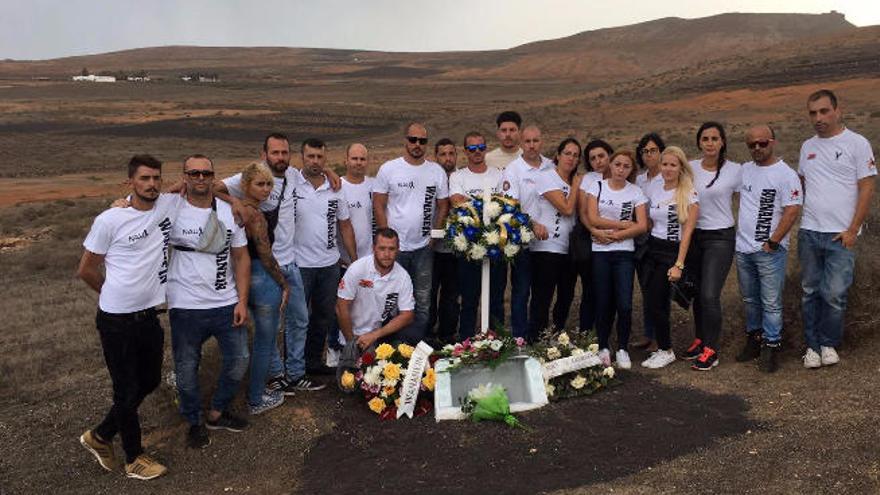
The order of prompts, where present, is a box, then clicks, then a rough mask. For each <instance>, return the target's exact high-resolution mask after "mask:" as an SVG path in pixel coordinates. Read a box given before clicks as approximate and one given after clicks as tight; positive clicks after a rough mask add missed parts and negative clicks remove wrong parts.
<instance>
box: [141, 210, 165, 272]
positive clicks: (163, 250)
mask: <svg viewBox="0 0 880 495" xmlns="http://www.w3.org/2000/svg"><path fill="white" fill-rule="evenodd" d="M159 229H160V230H161V231H162V265H161V266H160V267H159V283H160V284H164V283H165V282H167V281H168V243H169V242H171V219H170V218H168V217H165V219H164V220H162V221H161V222H159ZM146 233H147V231H146V230H145V231H144V234H146ZM145 237H146V236H145Z"/></svg>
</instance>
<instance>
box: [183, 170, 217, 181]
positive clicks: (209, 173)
mask: <svg viewBox="0 0 880 495" xmlns="http://www.w3.org/2000/svg"><path fill="white" fill-rule="evenodd" d="M184 174H186V176H187V177H189V178H191V179H196V178H205V179H210V178H211V177H214V171H213V170H187V171H186V172H184Z"/></svg>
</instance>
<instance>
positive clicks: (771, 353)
mask: <svg viewBox="0 0 880 495" xmlns="http://www.w3.org/2000/svg"><path fill="white" fill-rule="evenodd" d="M777 352H779V342H765V343H764V344H763V345H762V346H761V356H760V358H759V359H758V369H759V370H761V371H763V372H765V373H773V372H774V371H776V369H777V368H778V367H779V366H778V364H777V363H776V353H777Z"/></svg>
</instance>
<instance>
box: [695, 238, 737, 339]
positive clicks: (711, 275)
mask: <svg viewBox="0 0 880 495" xmlns="http://www.w3.org/2000/svg"><path fill="white" fill-rule="evenodd" d="M735 246H736V231H735V230H734V229H733V227H730V228H728V229H720V230H700V229H697V230H695V231H694V237H693V241H692V242H691V247H690V249H689V250H688V262H687V266H688V269H689V270H690V272H691V277H692V278H693V280H694V281H696V282H697V284H698V286H699V289H700V294H699V296H698V297H696V298H695V299H694V328H695V330H696V332H695V333H696V337H697V338H698V339H700V340H702V341H703V345H704V346H706V347H711V348H712V349H715V350H716V351H717V350H718V343H719V342H718V336H719V335H721V325H722V322H723V317H722V313H721V290H722V289H723V288H724V282H726V281H727V274H728V273H729V272H730V265H731V263H732V262H733V251H734V247H735Z"/></svg>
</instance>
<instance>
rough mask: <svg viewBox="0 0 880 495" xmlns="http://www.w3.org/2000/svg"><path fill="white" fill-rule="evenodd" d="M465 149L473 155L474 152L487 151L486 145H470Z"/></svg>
mask: <svg viewBox="0 0 880 495" xmlns="http://www.w3.org/2000/svg"><path fill="white" fill-rule="evenodd" d="M464 149H466V150H468V151H470V152H471V153H473V152H474V151H477V150H480V151H486V145H485V144H470V145H467V146H465V147H464Z"/></svg>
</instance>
